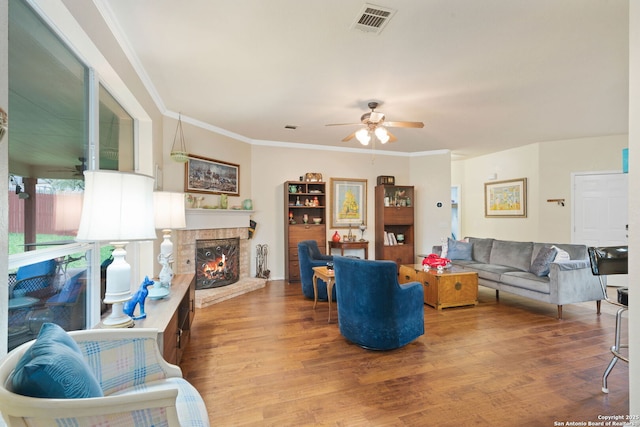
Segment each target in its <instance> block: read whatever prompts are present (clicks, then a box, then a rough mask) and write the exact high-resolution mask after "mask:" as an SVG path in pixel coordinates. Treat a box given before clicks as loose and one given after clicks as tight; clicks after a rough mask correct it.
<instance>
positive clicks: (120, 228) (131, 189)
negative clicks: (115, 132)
mask: <svg viewBox="0 0 640 427" xmlns="http://www.w3.org/2000/svg"><path fill="white" fill-rule="evenodd" d="M84 177H85V181H84V184H85V187H84V200H83V204H82V217H81V218H80V227H79V229H78V235H77V237H76V240H77V241H80V242H130V241H134V240H155V239H156V231H155V228H154V224H153V219H154V215H153V183H154V181H153V178H152V177H150V176H147V175H139V174H135V173H128V172H117V171H85V172H84Z"/></svg>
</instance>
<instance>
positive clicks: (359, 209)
mask: <svg viewBox="0 0 640 427" xmlns="http://www.w3.org/2000/svg"><path fill="white" fill-rule="evenodd" d="M363 223H364V224H365V225H367V180H366V179H354V178H331V228H349V226H352V227H355V228H357V227H358V226H359V225H361V224H363Z"/></svg>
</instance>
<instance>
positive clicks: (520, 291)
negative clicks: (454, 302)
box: [433, 237, 604, 319]
mask: <svg viewBox="0 0 640 427" xmlns="http://www.w3.org/2000/svg"><path fill="white" fill-rule="evenodd" d="M468 241H469V243H470V244H471V245H472V247H471V256H470V258H471V259H452V260H451V263H452V264H453V265H456V266H458V267H461V268H463V269H464V270H468V271H475V272H476V273H478V284H479V285H482V286H486V287H488V288H492V289H495V290H496V298H499V292H500V291H506V292H510V293H512V294H516V295H520V296H523V297H527V298H531V299H534V300H537V301H542V302H546V303H550V304H556V305H557V306H558V319H562V306H563V305H564V304H573V303H578V302H585V301H596V308H597V313H598V314H599V313H600V301H601V300H602V299H604V295H603V293H602V288H601V286H600V283H599V281H598V278H597V277H595V276H594V275H593V274H592V273H591V266H590V263H589V257H588V254H587V247H586V246H585V245H576V244H557V243H534V242H516V241H508V240H497V239H491V238H476V237H469V238H468ZM454 245H457V243H456V244H454ZM551 246H555V247H557V248H560V249H562V250H564V251H566V252H568V254H569V256H570V258H571V259H570V260H568V261H562V262H550V263H548V265H547V267H548V274H546V275H542V276H538V275H537V274H534V273H532V272H530V270H531V269H532V267H531V265H532V263H533V261H534V260H536V257H537V256H538V253H539V252H540V250H541V249H543V248H549V247H551ZM467 248H468V245H467ZM441 249H442V247H441V246H435V247H434V248H433V251H434V253H437V254H439V253H441ZM454 252H456V253H459V252H458V251H454ZM454 257H456V256H455V254H454ZM449 258H450V257H449ZM462 258H468V257H464V256H463V257H462Z"/></svg>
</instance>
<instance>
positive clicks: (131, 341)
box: [0, 328, 209, 427]
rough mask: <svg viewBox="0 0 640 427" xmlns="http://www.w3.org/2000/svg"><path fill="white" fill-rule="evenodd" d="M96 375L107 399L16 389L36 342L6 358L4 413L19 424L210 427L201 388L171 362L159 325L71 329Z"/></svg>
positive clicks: (0, 370) (1, 371) (0, 367)
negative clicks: (19, 368) (22, 363)
mask: <svg viewBox="0 0 640 427" xmlns="http://www.w3.org/2000/svg"><path fill="white" fill-rule="evenodd" d="M69 336H71V337H72V338H73V340H75V342H76V343H77V344H78V346H79V347H80V351H81V353H82V358H83V359H84V360H85V361H86V362H87V364H88V365H89V367H90V369H91V371H92V372H93V374H94V375H95V377H96V379H97V381H98V383H99V385H100V388H101V389H102V392H103V394H104V396H103V397H91V398H69V399H47V398H37V397H28V396H24V395H20V394H17V393H14V392H13V391H12V390H11V384H12V382H11V381H8V379H9V377H10V376H11V375H12V372H13V371H14V369H15V367H16V365H17V364H18V361H19V360H20V359H21V357H22V356H23V354H25V353H26V352H27V351H28V350H29V348H30V347H31V346H32V345H33V344H34V342H35V341H30V342H28V343H25V344H23V345H21V346H20V347H17V348H16V349H14V350H13V351H11V352H10V353H9V354H8V355H7V356H5V358H4V359H3V360H2V361H0V412H1V413H2V416H3V417H4V419H5V421H6V422H7V425H9V426H14V425H19V426H24V425H29V426H52V425H73V426H79V427H81V426H95V425H105V426H106V425H131V426H134V425H135V426H160V425H163V426H209V421H208V415H207V409H206V407H205V404H204V401H203V400H202V397H201V396H200V394H199V393H198V391H197V390H196V389H195V388H194V387H193V386H192V385H191V384H189V383H188V382H187V381H186V380H184V379H183V378H182V372H181V371H180V368H179V367H178V366H175V365H171V364H169V363H167V362H166V361H165V360H164V359H163V358H162V356H161V354H160V351H159V350H158V344H157V342H156V338H157V331H156V330H155V329H143V328H140V329H135V328H134V329H126V330H121V329H93V330H85V331H73V332H69Z"/></svg>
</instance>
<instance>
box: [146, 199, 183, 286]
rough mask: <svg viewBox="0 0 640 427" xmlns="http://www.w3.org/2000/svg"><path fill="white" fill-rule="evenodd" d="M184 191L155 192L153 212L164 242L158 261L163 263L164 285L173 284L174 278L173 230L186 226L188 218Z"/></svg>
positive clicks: (162, 276) (161, 273)
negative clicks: (185, 210)
mask: <svg viewBox="0 0 640 427" xmlns="http://www.w3.org/2000/svg"><path fill="white" fill-rule="evenodd" d="M183 200H184V195H183V193H177V192H170V191H155V192H154V193H153V212H154V223H155V226H156V229H159V230H162V239H163V240H162V243H161V244H160V253H159V254H158V262H159V263H160V265H162V270H161V271H160V276H159V278H160V283H161V284H162V285H163V286H167V287H169V286H171V279H172V278H173V270H172V269H171V264H172V263H173V242H172V241H171V230H176V229H179V228H185V227H186V226H187V220H186V217H185V212H184V202H183Z"/></svg>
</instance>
